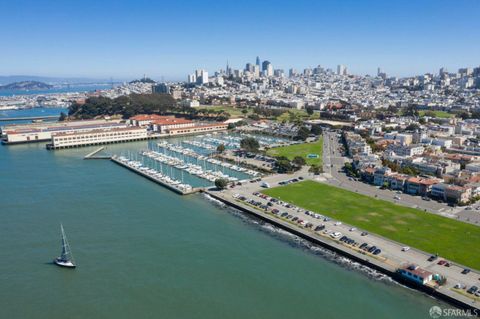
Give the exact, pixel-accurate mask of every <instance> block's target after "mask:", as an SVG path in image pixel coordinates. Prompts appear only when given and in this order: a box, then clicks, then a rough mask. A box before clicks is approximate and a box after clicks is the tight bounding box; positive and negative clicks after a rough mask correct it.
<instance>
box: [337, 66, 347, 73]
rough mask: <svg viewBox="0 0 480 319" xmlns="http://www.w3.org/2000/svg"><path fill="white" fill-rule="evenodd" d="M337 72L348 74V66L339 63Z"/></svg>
mask: <svg viewBox="0 0 480 319" xmlns="http://www.w3.org/2000/svg"><path fill="white" fill-rule="evenodd" d="M337 74H338V75H347V67H346V66H345V65H342V64H339V65H337Z"/></svg>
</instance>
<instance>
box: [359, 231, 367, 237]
mask: <svg viewBox="0 0 480 319" xmlns="http://www.w3.org/2000/svg"><path fill="white" fill-rule="evenodd" d="M360 235H361V236H367V235H368V232H366V231H363V232H362V233H361V234H360Z"/></svg>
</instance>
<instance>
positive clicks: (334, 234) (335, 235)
mask: <svg viewBox="0 0 480 319" xmlns="http://www.w3.org/2000/svg"><path fill="white" fill-rule="evenodd" d="M340 236H342V233H341V232H338V231H336V232H333V233H331V234H330V237H332V238H340Z"/></svg>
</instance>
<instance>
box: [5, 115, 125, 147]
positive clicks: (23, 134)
mask: <svg viewBox="0 0 480 319" xmlns="http://www.w3.org/2000/svg"><path fill="white" fill-rule="evenodd" d="M125 127H127V124H126V123H122V122H120V121H106V120H86V121H71V122H55V123H42V124H37V123H34V124H23V125H11V126H6V127H4V128H3V129H2V143H3V144H19V143H31V142H42V141H51V139H52V136H54V135H56V134H61V133H65V134H69V133H78V132H87V131H93V130H99V129H113V128H125Z"/></svg>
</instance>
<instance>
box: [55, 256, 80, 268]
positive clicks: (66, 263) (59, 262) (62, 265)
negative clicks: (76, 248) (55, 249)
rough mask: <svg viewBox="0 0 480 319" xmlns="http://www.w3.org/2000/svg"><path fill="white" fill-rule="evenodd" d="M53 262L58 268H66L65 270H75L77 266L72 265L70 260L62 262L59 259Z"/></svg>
mask: <svg viewBox="0 0 480 319" xmlns="http://www.w3.org/2000/svg"><path fill="white" fill-rule="evenodd" d="M53 262H54V263H55V265H57V266H60V267H65V268H75V267H76V266H75V264H74V263H72V262H71V261H69V260H66V261H65V260H61V259H58V258H55V259H54V260H53Z"/></svg>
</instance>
